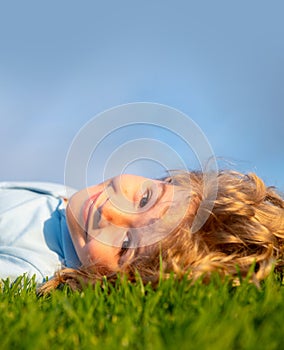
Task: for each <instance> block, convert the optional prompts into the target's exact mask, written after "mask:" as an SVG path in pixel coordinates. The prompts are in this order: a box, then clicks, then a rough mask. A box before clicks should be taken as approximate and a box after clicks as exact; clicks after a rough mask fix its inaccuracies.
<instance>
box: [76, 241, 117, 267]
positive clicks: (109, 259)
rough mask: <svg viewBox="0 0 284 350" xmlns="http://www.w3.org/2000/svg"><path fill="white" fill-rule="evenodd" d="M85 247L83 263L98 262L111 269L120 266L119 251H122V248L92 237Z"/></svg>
mask: <svg viewBox="0 0 284 350" xmlns="http://www.w3.org/2000/svg"><path fill="white" fill-rule="evenodd" d="M83 249H84V252H83V253H84V254H83V255H84V260H85V261H82V263H83V264H84V265H89V264H92V263H95V262H97V263H99V264H102V265H104V266H106V267H108V268H110V269H117V268H118V260H119V255H118V253H119V251H120V248H117V247H112V246H109V245H106V244H103V243H101V242H99V241H97V240H94V239H92V240H91V241H89V242H88V243H87V244H86V245H85V247H84V248H83Z"/></svg>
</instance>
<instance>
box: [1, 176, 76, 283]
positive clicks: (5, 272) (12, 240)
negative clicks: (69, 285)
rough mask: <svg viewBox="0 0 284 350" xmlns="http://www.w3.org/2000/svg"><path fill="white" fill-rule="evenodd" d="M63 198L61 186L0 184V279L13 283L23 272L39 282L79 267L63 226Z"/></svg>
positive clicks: (63, 191) (64, 189)
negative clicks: (66, 269) (61, 270)
mask: <svg viewBox="0 0 284 350" xmlns="http://www.w3.org/2000/svg"><path fill="white" fill-rule="evenodd" d="M74 192H75V191H74ZM64 197H66V188H65V186H62V185H57V184H51V183H31V182H30V183H29V182H17V183H16V182H14V183H13V182H11V183H8V182H2V183H0V278H7V277H10V279H11V280H14V279H15V278H17V277H18V276H19V275H22V274H24V273H26V274H27V275H28V276H32V275H34V274H35V275H36V281H37V282H43V281H44V280H45V278H46V277H48V278H50V277H52V276H53V275H54V273H55V272H56V271H58V270H60V269H61V268H62V267H71V268H78V267H79V266H80V265H81V264H80V261H79V258H78V256H77V254H76V252H75V249H74V246H73V243H72V240H71V237H70V234H69V231H68V227H67V224H66V217H65V203H64Z"/></svg>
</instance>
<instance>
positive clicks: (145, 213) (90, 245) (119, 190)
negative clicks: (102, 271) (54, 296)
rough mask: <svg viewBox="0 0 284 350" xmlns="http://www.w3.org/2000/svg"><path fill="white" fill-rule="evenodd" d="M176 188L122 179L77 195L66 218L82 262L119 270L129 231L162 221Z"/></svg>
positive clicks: (139, 179)
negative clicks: (95, 262)
mask: <svg viewBox="0 0 284 350" xmlns="http://www.w3.org/2000/svg"><path fill="white" fill-rule="evenodd" d="M175 187H176V186H173V185H171V184H170V183H168V182H165V181H158V180H152V179H148V178H144V177H141V176H135V175H121V176H117V177H114V178H112V179H110V180H108V181H106V182H104V183H102V184H99V185H96V186H92V187H88V188H86V189H84V190H81V191H79V192H77V193H75V195H73V196H72V197H71V199H70V201H69V203H68V206H67V209H66V214H67V223H68V227H69V230H70V233H71V237H72V240H73V243H74V246H75V249H76V251H77V254H78V256H79V259H80V260H81V262H82V263H83V264H84V265H89V264H91V263H92V262H93V261H95V260H96V261H99V262H100V263H102V264H104V265H105V266H108V267H110V268H116V267H117V266H118V260H119V258H120V255H121V252H122V249H124V248H127V247H128V246H131V242H130V237H129V235H128V233H127V229H128V228H138V227H145V226H147V225H148V224H149V223H150V222H153V221H155V220H159V219H160V218H162V217H163V215H164V214H165V212H166V211H167V209H168V208H169V207H170V205H171V204H172V203H173V196H174V188H175Z"/></svg>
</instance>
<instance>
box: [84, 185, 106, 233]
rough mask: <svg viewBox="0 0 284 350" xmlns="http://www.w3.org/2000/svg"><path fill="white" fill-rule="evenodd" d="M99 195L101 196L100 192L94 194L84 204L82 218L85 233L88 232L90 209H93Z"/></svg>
mask: <svg viewBox="0 0 284 350" xmlns="http://www.w3.org/2000/svg"><path fill="white" fill-rule="evenodd" d="M101 194H102V191H101V192H98V193H96V194H94V195H93V196H91V197H90V198H88V199H87V200H86V202H85V204H84V208H83V218H84V223H85V232H88V225H89V221H90V215H91V213H92V209H93V207H94V205H95V203H96V201H97V199H98V198H99V196H100V195H101Z"/></svg>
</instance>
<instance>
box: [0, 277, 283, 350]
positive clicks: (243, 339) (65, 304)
mask: <svg viewBox="0 0 284 350" xmlns="http://www.w3.org/2000/svg"><path fill="white" fill-rule="evenodd" d="M0 337H1V338H0V348H1V350H4V349H52V350H54V349H155V350H156V349H175V350H179V349H202V350H204V349H205V350H206V349H210V350H214V349H218V350H219V349H269V350H273V349H283V347H284V286H282V284H281V282H280V281H279V280H277V279H276V278H275V277H274V276H271V277H270V278H268V279H267V281H266V282H265V283H263V284H262V285H261V287H260V288H257V287H255V286H254V285H251V284H248V283H247V282H246V281H244V282H243V283H242V284H241V286H240V287H236V288H232V287H230V285H229V283H222V282H221V281H220V280H219V279H218V277H216V278H215V279H214V280H213V281H212V282H211V283H210V284H208V285H203V284H202V283H199V282H197V283H196V284H194V285H193V286H189V284H188V282H187V281H186V280H184V281H180V282H177V281H174V280H173V279H170V280H167V281H163V282H161V284H160V286H159V287H158V289H157V290H153V289H152V288H151V287H150V286H146V287H144V286H142V285H141V283H139V282H137V283H136V284H130V283H128V282H127V281H125V280H121V281H118V282H117V284H116V285H115V286H111V285H109V284H108V283H105V284H104V286H103V288H101V287H100V286H99V285H97V286H96V287H95V289H92V288H86V289H85V290H84V291H83V292H80V293H79V292H75V293H72V292H70V291H69V290H68V289H67V288H64V289H63V290H57V291H55V292H53V293H52V295H51V296H49V297H38V296H37V294H36V286H35V284H34V282H33V281H29V280H27V279H26V278H22V279H18V280H17V281H16V282H15V283H14V284H12V285H11V284H10V283H9V281H7V280H6V281H4V282H3V283H2V287H1V290H0Z"/></svg>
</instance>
